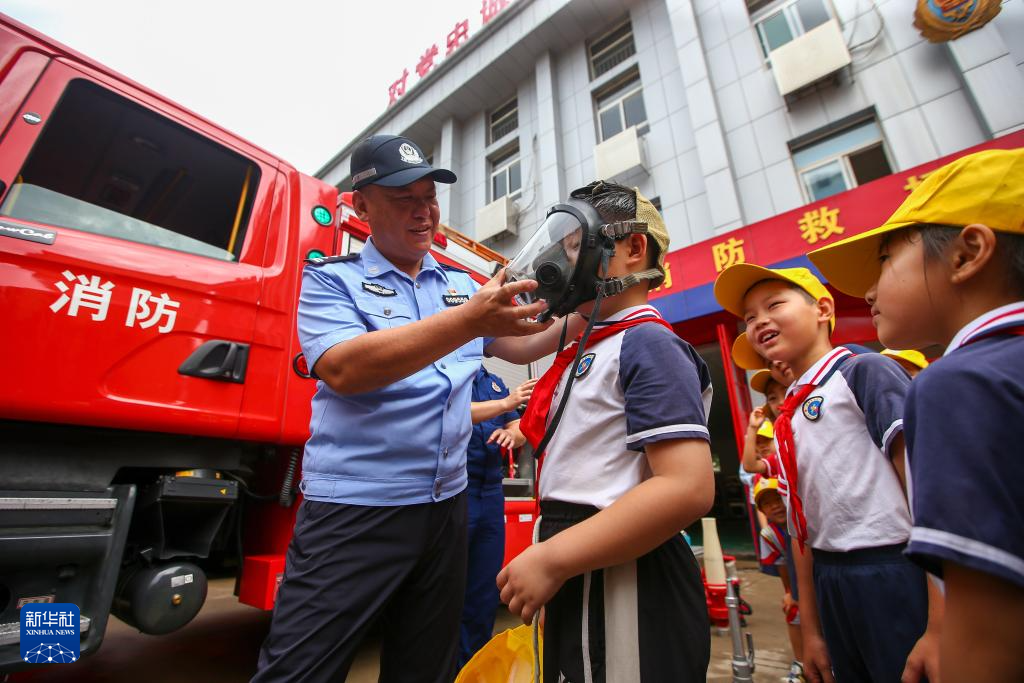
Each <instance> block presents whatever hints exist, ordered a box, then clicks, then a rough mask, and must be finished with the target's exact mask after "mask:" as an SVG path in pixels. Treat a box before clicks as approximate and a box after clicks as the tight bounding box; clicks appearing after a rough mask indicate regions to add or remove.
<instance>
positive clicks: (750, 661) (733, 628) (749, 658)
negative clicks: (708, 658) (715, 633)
mask: <svg viewBox="0 0 1024 683" xmlns="http://www.w3.org/2000/svg"><path fill="white" fill-rule="evenodd" d="M725 606H726V607H727V608H729V635H730V636H731V637H732V681H733V683H753V681H754V679H753V674H754V639H753V638H752V637H751V635H750V634H749V633H748V634H747V648H746V649H744V646H743V633H742V631H741V630H740V599H739V598H738V597H736V587H735V586H734V585H733V582H732V580H731V579H728V580H726V582H725ZM747 650H749V652H748V651H747Z"/></svg>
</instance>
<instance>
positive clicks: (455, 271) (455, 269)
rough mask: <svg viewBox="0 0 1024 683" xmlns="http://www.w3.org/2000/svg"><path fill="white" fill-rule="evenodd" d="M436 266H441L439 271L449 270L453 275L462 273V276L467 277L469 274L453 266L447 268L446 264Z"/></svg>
mask: <svg viewBox="0 0 1024 683" xmlns="http://www.w3.org/2000/svg"><path fill="white" fill-rule="evenodd" d="M437 265H439V266H441V270H450V271H452V272H453V273H462V274H464V275H469V274H470V273H469V271H468V270H464V269H462V268H456V267H455V266H449V265H448V264H447V263H438V264H437Z"/></svg>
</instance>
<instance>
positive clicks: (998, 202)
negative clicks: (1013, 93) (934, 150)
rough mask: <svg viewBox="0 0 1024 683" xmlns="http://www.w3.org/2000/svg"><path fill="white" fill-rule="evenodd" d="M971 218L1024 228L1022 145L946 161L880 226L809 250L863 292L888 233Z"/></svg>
mask: <svg viewBox="0 0 1024 683" xmlns="http://www.w3.org/2000/svg"><path fill="white" fill-rule="evenodd" d="M972 223H983V224H985V225H987V226H988V227H990V228H992V229H993V230H996V231H999V232H1015V233H1024V147H1022V148H1018V149H1011V150H1005V149H993V150H988V151H985V152H977V153H975V154H968V155H967V156H964V157H960V158H959V159H957V160H956V161H954V162H952V163H949V164H946V165H945V166H943V167H942V168H939V169H937V170H935V171H933V172H932V173H931V174H930V175H929V176H928V177H927V178H925V180H924V182H922V183H921V184H920V185H918V186H917V189H915V190H914V191H913V192H911V193H910V196H909V197H907V198H906V199H905V200H904V201H903V203H902V204H901V205H900V208H898V209H896V212H895V213H894V214H893V215H891V216H889V220H887V221H886V222H885V223H884V224H883V225H882V227H880V228H875V229H874V230H868V231H867V232H862V233H861V234H859V235H856V236H854V237H850V238H849V239H845V240H841V241H839V242H836V243H835V244H830V245H829V246H827V247H823V248H821V249H818V250H816V251H812V252H811V253H810V254H808V256H810V259H811V261H812V262H813V263H814V265H816V266H817V267H818V269H819V270H821V272H822V274H823V275H824V276H825V277H826V278H828V281H829V283H830V284H831V285H833V286H834V287H835V288H836V289H838V290H839V291H841V292H844V293H846V294H849V295H851V296H858V297H862V296H864V294H865V293H866V292H867V291H868V290H869V289H870V288H871V286H872V285H873V284H874V283H875V282H877V281H878V275H879V273H880V272H881V269H882V267H881V263H880V262H879V260H878V250H879V247H880V246H881V243H882V239H883V236H884V235H885V234H886V233H889V232H892V231H894V230H900V229H902V228H907V227H910V226H912V225H921V224H932V225H952V226H958V227H962V226H966V225H971V224H972ZM724 274H725V273H723V275H724Z"/></svg>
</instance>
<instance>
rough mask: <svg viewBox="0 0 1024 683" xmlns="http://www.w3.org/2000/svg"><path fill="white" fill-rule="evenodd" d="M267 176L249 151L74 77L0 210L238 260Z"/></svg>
mask: <svg viewBox="0 0 1024 683" xmlns="http://www.w3.org/2000/svg"><path fill="white" fill-rule="evenodd" d="M259 178H260V172H259V168H258V167H257V166H256V165H255V164H253V163H251V162H250V161H248V160H247V159H245V158H244V157H242V156H240V155H238V154H236V153H234V152H232V151H229V150H228V149H226V148H224V147H221V146H220V145H218V144H216V143H214V142H212V141H210V140H208V139H207V138H205V137H203V136H202V135H199V134H197V133H195V132H193V131H192V130H190V129H188V128H185V127H184V126H181V125H179V124H177V123H174V122H172V121H170V120H169V119H166V118H164V117H163V116H161V115H159V114H157V113H155V112H153V111H151V110H149V109H146V108H145V107H142V106H141V105H138V104H135V103H134V102H131V101H130V100H128V99H126V98H124V97H121V96H119V95H115V94H114V93H112V92H110V91H108V90H106V89H104V88H101V87H100V86H98V85H96V84H94V83H91V82H89V81H85V80H74V81H71V83H70V84H69V85H68V87H67V90H66V91H65V92H64V94H63V96H62V97H61V100H60V103H59V104H58V105H57V107H56V108H55V109H54V111H53V114H52V115H51V116H50V120H49V123H47V125H46V128H45V129H44V130H43V131H42V132H41V133H40V135H39V139H38V140H37V141H36V143H35V145H34V146H33V148H32V152H31V153H30V154H29V156H28V159H27V160H26V162H25V165H24V166H23V167H22V169H21V172H20V173H19V174H18V176H17V179H16V180H15V182H14V183H13V184H12V186H11V189H10V191H9V192H8V193H7V198H6V199H5V201H4V203H3V206H0V214H2V215H4V216H10V217H12V218H22V219H26V220H30V221H36V222H40V223H46V224H48V225H52V226H59V227H65V228H72V229H75V230H83V231H85V232H92V233H98V234H101V235H108V236H110V237H116V238H119V239H123V240H128V241H131V242H141V243H143V244H151V245H155V246H159V247H164V248H167V249H175V250H177V251H185V252H189V253H193V254H200V255H202V256H208V257H211V258H216V259H223V260H225V261H234V260H237V258H238V254H239V253H240V252H241V248H242V242H243V240H244V237H245V229H246V226H247V225H248V222H249V212H250V210H251V208H252V203H253V197H254V195H255V189H256V187H257V186H258V184H259Z"/></svg>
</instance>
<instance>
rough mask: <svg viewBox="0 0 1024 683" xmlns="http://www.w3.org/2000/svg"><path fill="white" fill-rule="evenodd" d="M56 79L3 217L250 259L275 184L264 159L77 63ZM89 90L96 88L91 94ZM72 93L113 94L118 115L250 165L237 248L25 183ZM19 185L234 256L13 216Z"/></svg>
mask: <svg viewBox="0 0 1024 683" xmlns="http://www.w3.org/2000/svg"><path fill="white" fill-rule="evenodd" d="M55 78H57V79H58V81H62V82H59V90H60V92H59V95H57V97H56V99H55V100H54V101H53V103H52V106H51V107H50V108H49V110H48V113H47V116H46V117H45V119H46V122H45V124H44V125H43V126H41V127H40V128H39V130H38V131H36V132H35V135H34V136H33V137H32V140H31V144H30V145H29V148H28V149H27V150H26V151H25V153H24V154H23V155H20V158H19V159H18V160H17V171H16V173H15V176H14V177H15V180H12V182H11V183H10V185H9V186H8V187H6V188H4V190H3V192H2V193H0V208H3V209H5V212H4V213H3V214H0V215H2V217H5V218H12V219H14V220H26V221H30V222H33V223H38V224H40V225H47V226H52V227H54V228H57V229H67V230H74V231H76V232H82V233H87V234H92V235H98V236H101V237H103V238H106V239H111V240H116V241H117V242H121V243H125V244H140V245H144V246H146V247H155V248H157V249H162V250H165V251H170V252H174V253H177V254H182V255H187V256H189V257H198V258H203V259H209V260H212V261H214V262H217V263H225V264H232V265H238V264H241V263H244V262H246V261H247V260H248V259H249V258H251V255H250V254H248V253H247V251H248V249H249V247H248V245H249V242H250V240H251V239H252V237H251V235H252V234H253V231H254V228H255V221H256V217H257V214H258V212H260V211H261V206H260V204H261V202H260V200H259V197H260V196H261V193H262V192H263V191H264V190H263V188H264V186H265V184H266V183H268V182H270V183H272V182H274V180H273V176H272V175H269V176H268V174H267V173H266V171H267V169H266V168H265V166H264V165H263V164H262V163H260V161H258V160H257V159H256V158H254V157H253V156H252V155H251V154H248V153H246V152H244V151H243V150H241V149H239V148H238V147H237V146H235V145H231V144H225V142H224V141H223V140H219V139H217V138H215V137H213V136H211V135H210V134H209V133H207V132H206V131H204V130H202V129H201V128H198V127H197V126H196V125H194V123H193V122H191V121H188V120H186V119H183V118H182V117H180V116H177V115H175V114H176V112H173V111H167V110H163V109H160V108H157V107H154V106H153V105H152V104H151V103H150V102H148V101H146V99H145V98H142V97H139V96H138V95H137V94H136V93H133V92H130V91H125V90H124V89H122V88H120V87H118V84H116V83H110V82H108V81H106V80H105V79H103V78H96V77H94V76H93V75H92V74H87V73H83V72H81V71H79V70H78V69H74V68H73V67H72V72H71V73H68V74H67V75H63V74H55ZM78 87H81V88H83V89H84V90H83V91H82V93H83V94H81V95H79V94H78V93H73V92H72V89H73V88H78ZM90 90H92V91H93V92H92V93H90V92H89V91H90ZM72 96H81V97H101V98H109V100H110V103H111V106H114V107H117V108H118V113H119V114H123V113H124V112H130V113H131V114H132V115H134V116H141V117H152V118H153V119H154V120H155V121H156V122H157V124H158V125H159V126H162V127H166V129H168V130H174V131H176V134H178V135H184V136H188V137H189V138H191V139H192V140H191V142H196V143H199V144H205V145H209V146H210V147H211V149H212V150H214V151H215V153H216V154H218V155H221V156H223V157H224V158H227V157H233V158H234V159H235V160H237V161H239V162H241V163H242V165H243V167H245V168H246V174H245V175H244V179H243V181H242V186H241V187H240V188H239V195H240V196H239V197H238V198H237V208H236V218H235V221H236V222H237V223H236V225H237V227H236V228H233V229H232V230H231V231H229V232H228V233H227V237H228V241H229V244H228V246H232V245H233V248H232V249H228V248H227V246H225V247H220V246H219V245H218V244H215V243H212V242H208V241H206V240H204V239H201V238H199V237H194V236H192V235H190V234H188V233H185V232H182V231H180V230H179V229H176V228H171V227H167V226H166V225H163V224H160V223H153V222H150V221H146V220H144V219H142V218H139V217H136V216H133V215H131V214H129V213H124V212H123V211H121V210H120V209H117V208H108V207H107V206H104V205H102V204H99V203H95V202H92V201H88V200H86V199H82V198H80V197H79V196H77V195H70V194H64V193H61V192H58V191H57V190H52V189H50V188H49V187H46V186H42V185H34V183H31V182H24V183H23V182H22V181H21V178H22V177H23V176H24V174H25V172H26V170H27V169H28V167H29V165H30V164H31V163H32V162H33V160H34V155H35V154H36V153H37V152H38V151H40V149H43V148H44V147H43V146H44V145H46V144H47V143H49V142H50V139H49V138H48V135H51V134H53V132H54V128H53V126H54V119H55V118H57V117H58V116H59V115H61V114H62V113H63V111H62V107H64V106H66V105H67V104H68V102H69V98H70V97H72ZM88 104H91V103H88ZM109 147H110V143H108V144H107V146H106V147H105V148H104V149H105V151H104V155H106V154H109ZM129 170H130V169H129ZM19 185H25V186H26V187H27V186H34V187H38V188H39V189H42V190H44V191H46V192H51V193H54V194H57V195H59V196H60V197H63V198H65V199H67V200H68V201H69V202H74V203H76V204H79V205H81V206H80V209H81V208H86V209H87V210H86V211H85V212H81V211H78V212H76V214H78V213H80V214H81V215H84V216H86V217H89V216H102V215H103V213H110V214H116V216H118V217H120V218H121V219H123V222H122V224H123V225H130V226H133V227H134V226H138V227H139V228H140V230H141V231H143V233H144V232H145V231H147V230H148V228H156V229H157V232H156V233H153V234H155V235H160V234H161V233H171V234H173V235H177V236H180V237H183V238H186V239H187V240H190V241H194V242H198V243H200V244H203V245H206V246H208V247H211V248H213V249H215V250H220V251H223V252H224V253H225V254H228V255H230V258H224V257H222V256H220V255H214V254H211V253H208V252H207V251H204V250H197V249H195V248H190V247H189V246H188V245H187V244H173V245H172V244H163V243H160V242H158V241H154V240H153V239H132V238H130V237H126V236H124V235H122V234H112V232H111V231H109V230H95V229H92V228H91V227H87V226H86V224H83V223H82V222H81V221H79V220H75V221H73V222H71V223H70V224H66V223H63V222H60V223H58V222H54V221H53V220H50V219H46V220H43V219H40V218H39V217H20V216H17V215H14V214H9V213H7V212H6V211H9V210H10V209H11V208H13V207H11V206H10V204H14V203H15V202H16V201H17V199H18V195H19V194H20V190H19V188H18V186H19Z"/></svg>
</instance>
